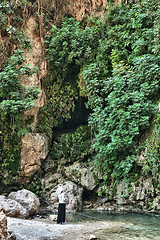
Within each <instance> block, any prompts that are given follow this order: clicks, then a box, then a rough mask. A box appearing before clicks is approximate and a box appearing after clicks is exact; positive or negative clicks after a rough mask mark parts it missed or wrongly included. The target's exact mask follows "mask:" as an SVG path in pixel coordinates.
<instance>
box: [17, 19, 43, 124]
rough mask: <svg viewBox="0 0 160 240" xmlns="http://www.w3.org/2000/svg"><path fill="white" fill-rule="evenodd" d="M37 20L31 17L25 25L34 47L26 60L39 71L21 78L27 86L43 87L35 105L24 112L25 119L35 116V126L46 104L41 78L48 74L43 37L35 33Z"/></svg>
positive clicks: (27, 53) (27, 54)
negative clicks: (40, 110)
mask: <svg viewBox="0 0 160 240" xmlns="http://www.w3.org/2000/svg"><path fill="white" fill-rule="evenodd" d="M36 26H37V22H36V20H35V18H34V17H30V18H29V20H28V22H27V23H26V25H25V30H26V32H27V33H28V35H29V38H30V42H31V44H32V49H31V50H29V51H28V52H26V55H25V57H26V62H27V63H28V64H29V65H30V66H31V67H38V68H39V70H38V73H35V74H33V75H32V76H27V77H26V78H23V79H22V80H21V82H22V84H24V85H25V86H27V87H32V86H38V87H39V89H41V92H40V93H39V98H38V99H37V100H36V101H35V104H34V107H33V108H32V109H30V110H27V111H26V112H25V113H24V116H23V120H24V121H25V120H27V119H28V118H30V117H33V118H34V119H33V123H32V126H33V127H35V126H36V123H37V116H38V112H39V108H40V107H43V106H44V103H45V92H44V90H43V88H42V86H41V79H43V78H44V77H45V76H46V74H47V70H46V60H45V58H44V54H43V51H44V50H43V44H42V42H41V39H40V37H39V36H38V35H36V33H35V29H36Z"/></svg>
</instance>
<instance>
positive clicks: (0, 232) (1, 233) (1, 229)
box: [0, 206, 7, 240]
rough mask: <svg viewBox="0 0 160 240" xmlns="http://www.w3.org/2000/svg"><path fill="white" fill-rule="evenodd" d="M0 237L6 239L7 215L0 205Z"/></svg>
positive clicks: (2, 239)
mask: <svg viewBox="0 0 160 240" xmlns="http://www.w3.org/2000/svg"><path fill="white" fill-rule="evenodd" d="M0 239H1V240H6V239H7V217H6V215H5V210H4V209H3V207H2V206H0Z"/></svg>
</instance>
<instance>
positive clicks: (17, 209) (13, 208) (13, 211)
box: [0, 196, 29, 218]
mask: <svg viewBox="0 0 160 240" xmlns="http://www.w3.org/2000/svg"><path fill="white" fill-rule="evenodd" d="M0 205H1V206H3V209H4V210H5V213H6V215H7V216H10V217H15V218H27V217H28V216H29V213H28V211H27V210H26V209H25V208H24V207H22V205H21V204H20V203H18V202H17V201H15V200H12V199H7V198H6V197H5V196H0Z"/></svg>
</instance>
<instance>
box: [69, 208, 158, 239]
mask: <svg viewBox="0 0 160 240" xmlns="http://www.w3.org/2000/svg"><path fill="white" fill-rule="evenodd" d="M67 218H68V221H69V222H76V221H77V222H80V221H88V220H92V221H93V220H97V221H107V222H110V223H111V227H109V228H108V229H106V230H105V231H100V232H98V233H97V234H98V235H97V236H98V237H99V238H100V239H101V240H119V239H121V240H131V239H132V240H138V239H140V240H148V239H150V240H160V215H153V214H139V213H110V212H105V211H101V212H94V211H85V212H81V213H75V214H72V215H70V214H69V213H67Z"/></svg>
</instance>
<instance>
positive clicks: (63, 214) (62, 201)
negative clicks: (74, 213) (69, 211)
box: [57, 187, 66, 224]
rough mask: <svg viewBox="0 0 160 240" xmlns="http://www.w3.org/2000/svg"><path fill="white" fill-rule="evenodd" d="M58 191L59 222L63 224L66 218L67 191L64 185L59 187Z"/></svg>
mask: <svg viewBox="0 0 160 240" xmlns="http://www.w3.org/2000/svg"><path fill="white" fill-rule="evenodd" d="M57 193H58V199H59V204H58V217H57V223H60V224H62V223H65V218H66V199H65V193H64V191H63V188H62V187H59V188H58V189H57Z"/></svg>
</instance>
